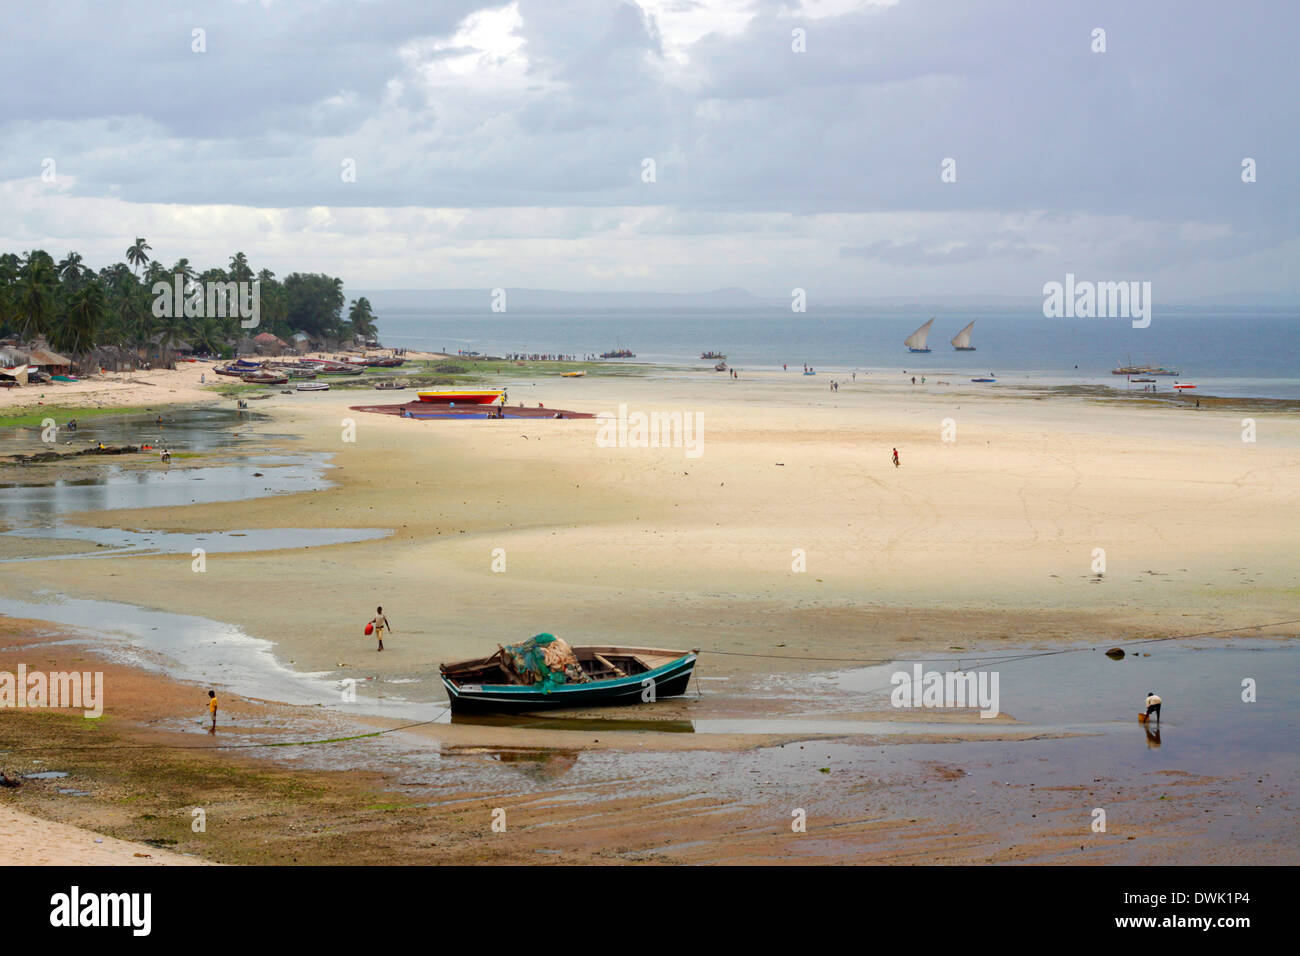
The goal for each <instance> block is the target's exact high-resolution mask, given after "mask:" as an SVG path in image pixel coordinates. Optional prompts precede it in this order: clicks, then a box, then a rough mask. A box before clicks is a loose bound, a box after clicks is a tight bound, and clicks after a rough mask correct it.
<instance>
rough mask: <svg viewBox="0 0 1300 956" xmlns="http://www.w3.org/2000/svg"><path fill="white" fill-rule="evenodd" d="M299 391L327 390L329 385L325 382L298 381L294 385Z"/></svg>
mask: <svg viewBox="0 0 1300 956" xmlns="http://www.w3.org/2000/svg"><path fill="white" fill-rule="evenodd" d="M295 387H296V388H297V389H298V391H300V392H328V391H329V390H330V387H329V385H327V384H326V383H325V382H299V383H298V384H297V386H295Z"/></svg>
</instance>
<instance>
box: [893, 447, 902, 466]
mask: <svg viewBox="0 0 1300 956" xmlns="http://www.w3.org/2000/svg"><path fill="white" fill-rule="evenodd" d="M900 464H901V462H900V461H899V460H898V449H897V448H895V449H894V467H895V468H897V467H898V466H899V465H900Z"/></svg>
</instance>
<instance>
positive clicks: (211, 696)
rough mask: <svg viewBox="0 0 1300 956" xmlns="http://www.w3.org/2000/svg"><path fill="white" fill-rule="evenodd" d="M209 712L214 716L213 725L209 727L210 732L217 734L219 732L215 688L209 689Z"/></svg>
mask: <svg viewBox="0 0 1300 956" xmlns="http://www.w3.org/2000/svg"><path fill="white" fill-rule="evenodd" d="M208 714H209V715H210V716H211V717H212V726H211V727H210V728H208V733H210V734H215V733H216V732H217V692H216V691H213V690H210V691H208Z"/></svg>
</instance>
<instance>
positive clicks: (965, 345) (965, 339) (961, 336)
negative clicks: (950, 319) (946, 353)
mask: <svg viewBox="0 0 1300 956" xmlns="http://www.w3.org/2000/svg"><path fill="white" fill-rule="evenodd" d="M973 328H975V323H974V322H972V323H971V324H970V325H968V326H966V328H964V329H962V330H961V331H960V332H958V333H957V334H956V335H954V336H953V338H952V347H953V348H954V349H955V350H956V351H958V352H974V351H975V346H973V345H971V344H970V330H971V329H973Z"/></svg>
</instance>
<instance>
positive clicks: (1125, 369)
mask: <svg viewBox="0 0 1300 956" xmlns="http://www.w3.org/2000/svg"><path fill="white" fill-rule="evenodd" d="M1110 374H1111V375H1169V376H1175V375H1181V374H1182V372H1180V371H1178V370H1177V369H1172V368H1164V367H1163V366H1160V365H1121V366H1119V367H1118V368H1113V369H1111V370H1110Z"/></svg>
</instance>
